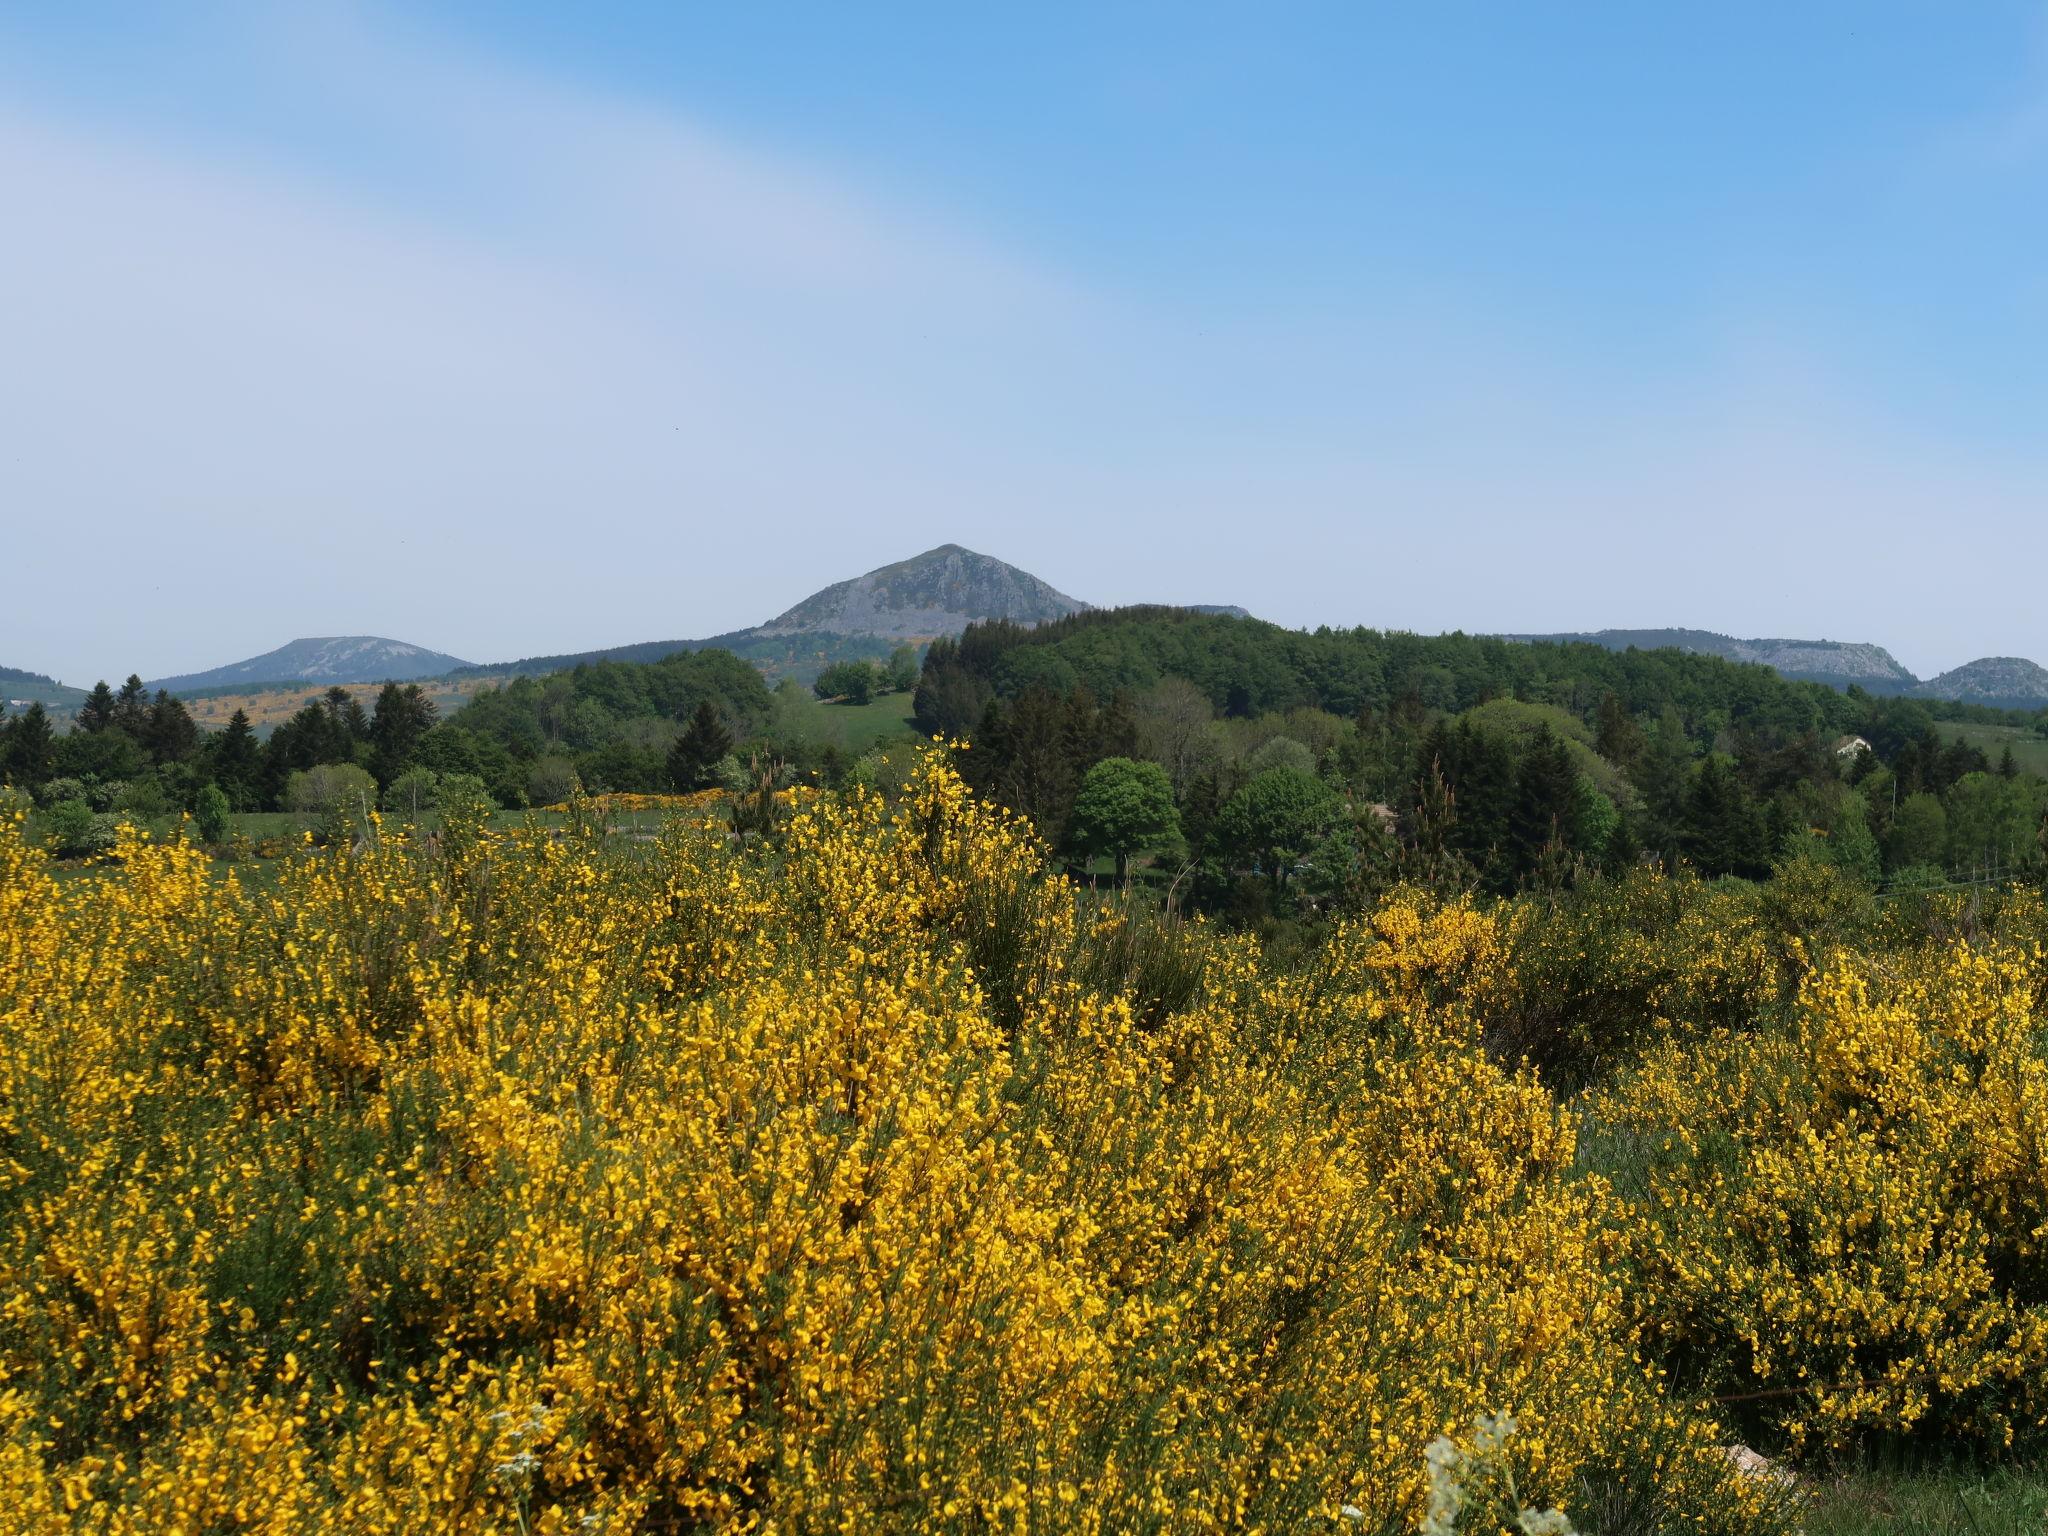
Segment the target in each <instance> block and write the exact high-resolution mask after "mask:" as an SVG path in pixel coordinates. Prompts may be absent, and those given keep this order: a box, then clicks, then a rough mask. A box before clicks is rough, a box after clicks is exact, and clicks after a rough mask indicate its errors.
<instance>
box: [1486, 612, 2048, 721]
mask: <svg viewBox="0 0 2048 1536" xmlns="http://www.w3.org/2000/svg"><path fill="white" fill-rule="evenodd" d="M1501 638H1502V639H1504V640H1519V641H1524V642H1528V643H1531V644H1551V645H1572V644H1579V645H1600V646H1605V647H1606V648H1607V649H1608V650H1611V651H1625V650H1628V649H1629V648H1630V647H1634V648H1635V649H1637V650H1643V651H1654V650H1666V649H1670V650H1680V651H1690V652H1693V653H1695V654H1699V655H1707V656H1723V657H1726V658H1727V659H1728V660H1730V661H1738V662H1751V663H1756V664H1759V665H1762V666H1766V667H1769V668H1771V669H1772V670H1773V671H1775V672H1776V673H1777V674H1778V675H1779V676H1780V677H1783V678H1788V679H1790V680H1791V681H1793V682H1808V683H1825V684H1827V685H1828V686H1829V687H1831V688H1842V689H1846V688H1849V687H1852V686H1853V687H1859V688H1862V689H1863V690H1864V691H1865V692H1866V693H1877V694H1904V695H1908V696H1910V697H1913V698H1920V699H1943V700H1949V701H1952V702H1959V703H1965V704H1984V705H1988V706H1990V707H1992V708H1997V709H2038V708H2041V707H2042V706H2044V705H2048V669H2044V668H2042V667H2039V666H2037V665H2035V664H2034V663H2033V662H2031V661H2027V660H2025V659H2024V658H2022V657H2017V656H1989V657H1985V658H1983V659H1981V660H1978V661H1972V662H1968V663H1966V664H1964V665H1963V666H1960V667H1957V668H1955V669H1954V670H1953V671H1949V672H1944V673H1942V674H1941V676H1939V677H1935V678H1930V679H1928V680H1927V681H1925V682H1922V681H1921V680H1920V679H1919V678H1918V677H1915V676H1914V675H1913V674H1912V673H1911V672H1909V671H1908V670H1907V669H1906V668H1905V667H1903V666H1901V665H1900V664H1899V662H1898V660H1897V658H1895V657H1894V656H1893V655H1892V653H1891V652H1890V651H1888V650H1886V649H1885V648H1884V647H1883V646H1881V645H1870V644H1866V643H1860V642H1854V641H1843V640H1741V639H1737V638H1736V637H1735V636H1733V635H1722V634H1716V633H1715V632H1714V631H1712V630H1706V629H1600V630H1591V631H1579V632H1573V633H1564V634H1551V635H1503V636H1502V637H1501Z"/></svg>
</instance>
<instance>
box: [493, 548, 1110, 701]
mask: <svg viewBox="0 0 2048 1536" xmlns="http://www.w3.org/2000/svg"><path fill="white" fill-rule="evenodd" d="M1089 606H1090V605H1089V604H1087V603H1084V602H1082V601H1080V600H1079V599H1078V598H1073V597H1069V596H1067V595H1066V594H1065V593H1064V592H1061V591H1060V590H1058V589H1057V588H1056V587H1054V586H1052V585H1051V584H1050V583H1048V582H1045V581H1042V580H1040V579H1039V578H1038V577H1036V576H1034V575H1032V574H1031V573H1030V572H1029V571H1026V570H1022V569H1020V568H1019V567H1017V566H1014V565H1011V564H1009V563H1008V562H1006V561H1003V560H998V559H996V558H995V557H994V556H992V555H984V554H979V553H977V552H976V551H974V550H971V549H967V548H964V547H962V546H961V545H958V544H941V545H940V546H939V547H938V548H936V549H928V550H926V551H925V552H924V553H923V554H921V555H913V556H912V557H911V558H910V559H908V560H898V561H896V562H895V563H894V564H891V565H883V566H877V567H876V568H875V569H874V570H872V571H869V572H867V573H866V574H864V575H860V576H854V577H851V578H849V579H848V580H845V581H838V582H834V583H833V584H832V585H831V586H829V587H825V588H822V589H821V590H819V591H817V592H813V593H812V594H811V595H810V596H809V597H807V598H805V599H804V600H803V601H802V602H800V603H797V604H796V605H794V606H793V607H790V608H786V609H784V610H783V611H782V612H781V613H779V614H777V615H776V616H775V617H774V618H772V619H770V620H769V621H768V622H767V623H765V624H757V625H755V626H754V627H753V628H751V629H738V630H732V631H729V632H727V633H725V634H722V635H712V636H709V637H708V638H706V639H702V640H644V641H640V642H637V643H635V644H632V645H617V646H608V647H605V648H603V649H601V650H595V651H576V652H570V653H567V654H564V655H558V656H528V657H524V658H522V659H520V660H518V661H513V662H497V663H492V664H489V665H485V666H480V667H474V668H471V669H469V670H470V671H471V672H472V673H483V674H492V673H503V674H511V673H521V672H524V673H540V672H555V671H561V670H564V669H566V668H569V667H575V666H580V665H583V664H585V663H588V662H596V661H659V660H660V659H661V658H662V657H664V656H669V655H673V654H674V653H675V652H677V651H701V650H709V649H712V648H713V647H716V648H718V649H721V650H728V651H732V652H733V653H734V654H736V655H738V656H741V657H744V658H745V659H746V660H748V661H751V662H753V663H754V664H755V665H757V666H759V667H761V668H762V669H763V670H764V671H767V672H770V673H785V672H786V673H789V674H792V675H795V676H797V677H803V676H804V675H805V674H812V675H815V674H816V673H817V672H818V671H820V670H822V669H823V668H824V667H825V666H826V665H828V664H829V663H831V662H834V661H842V660H858V659H863V658H874V659H879V658H881V657H885V656H887V655H888V654H889V652H890V651H891V650H893V649H894V648H895V647H896V646H898V645H902V644H906V643H911V642H916V641H924V640H933V639H937V638H938V637H939V636H940V635H957V634H959V633H960V632H961V631H962V630H964V629H965V628H966V627H967V626H968V625H969V624H970V623H972V622H973V621H975V620H977V619H1010V620H1013V621H1015V622H1016V623H1019V624H1043V623H1045V622H1046V621H1047V620H1048V619H1056V618H1062V617H1064V616H1065V615H1067V614H1070V613H1079V612H1082V611H1083V610H1085V609H1086V608H1088V607H1089Z"/></svg>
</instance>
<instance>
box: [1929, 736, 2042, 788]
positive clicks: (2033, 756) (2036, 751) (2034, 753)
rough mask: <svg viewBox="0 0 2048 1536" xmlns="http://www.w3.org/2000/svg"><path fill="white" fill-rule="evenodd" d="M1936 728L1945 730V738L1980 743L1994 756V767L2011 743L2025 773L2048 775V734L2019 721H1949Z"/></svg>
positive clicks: (1946, 739) (1977, 746) (2022, 771)
mask: <svg viewBox="0 0 2048 1536" xmlns="http://www.w3.org/2000/svg"><path fill="white" fill-rule="evenodd" d="M1935 729H1936V730H1938V731H1940V732H1941V737H1942V740H1944V741H1965V742H1968V743H1969V744H1970V745H1971V746H1973V747H1976V748H1977V749H1978V750H1980V751H1981V752H1983V754H1984V755H1985V756H1986V757H1988V758H1990V759H1991V766H1992V767H1994V768H1996V767H1997V766H1998V759H1999V756H2000V754H2002V753H2003V752H2004V751H2005V749H2006V748H2007V747H2011V748H2012V759H2013V762H2014V763H2016V764H2017V765H2018V767H2019V770H2020V772H2021V773H2037V774H2040V775H2041V776H2042V777H2043V778H2048V736H2042V735H2039V734H2037V733H2036V732H2034V731H2031V730H2028V729H2027V728H2026V727H2024V726H2018V725H1963V724H1949V725H1939V726H1936V727H1935Z"/></svg>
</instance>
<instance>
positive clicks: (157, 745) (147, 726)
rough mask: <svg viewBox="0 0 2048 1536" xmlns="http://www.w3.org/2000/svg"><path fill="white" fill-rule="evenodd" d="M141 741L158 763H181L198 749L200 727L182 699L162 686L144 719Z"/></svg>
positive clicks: (153, 760)
mask: <svg viewBox="0 0 2048 1536" xmlns="http://www.w3.org/2000/svg"><path fill="white" fill-rule="evenodd" d="M141 739H142V745H143V747H144V749H145V750H147V751H148V753H149V756H150V760H151V761H152V762H154V763H156V765H157V766H158V767H162V766H163V765H164V764H165V763H182V762H183V761H185V759H186V758H188V757H190V756H191V755H192V754H193V753H194V752H196V751H198V750H199V727H198V725H197V724H196V723H195V722H194V721H193V719H192V715H191V713H190V711H188V710H187V709H186V708H185V704H184V701H183V700H182V699H174V698H172V697H171V695H170V694H169V693H167V692H165V691H164V690H163V689H161V688H159V689H157V691H156V699H155V701H154V702H152V703H151V704H150V706H149V711H148V713H147V714H145V715H144V716H143V719H142V736H141Z"/></svg>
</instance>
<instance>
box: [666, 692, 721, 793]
mask: <svg viewBox="0 0 2048 1536" xmlns="http://www.w3.org/2000/svg"><path fill="white" fill-rule="evenodd" d="M732 747H733V742H732V732H731V731H729V730H727V729H726V727H725V721H724V720H723V719H722V718H720V716H719V713H718V706H717V705H715V704H713V703H712V702H711V700H709V699H700V700H699V701H698V703H697V709H696V712H695V713H694V714H692V715H691V716H690V723H689V724H688V725H687V726H685V727H683V734H682V735H680V736H678V737H677V738H676V744H675V745H674V746H673V747H672V748H670V749H669V754H668V776H669V780H670V782H672V783H673V784H674V785H675V786H676V788H677V789H680V790H683V791H685V792H688V791H690V790H695V789H703V788H705V787H706V786H708V785H709V784H710V783H711V781H712V777H713V775H714V773H715V772H716V770H717V767H718V765H719V763H720V762H721V761H722V760H723V759H725V758H726V757H728V756H730V755H731V753H732Z"/></svg>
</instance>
